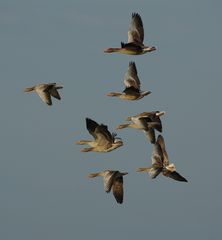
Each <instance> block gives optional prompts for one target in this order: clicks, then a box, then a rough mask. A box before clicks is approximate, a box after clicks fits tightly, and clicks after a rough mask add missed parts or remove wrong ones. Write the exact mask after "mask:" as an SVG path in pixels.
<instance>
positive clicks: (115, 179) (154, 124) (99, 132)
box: [24, 13, 187, 204]
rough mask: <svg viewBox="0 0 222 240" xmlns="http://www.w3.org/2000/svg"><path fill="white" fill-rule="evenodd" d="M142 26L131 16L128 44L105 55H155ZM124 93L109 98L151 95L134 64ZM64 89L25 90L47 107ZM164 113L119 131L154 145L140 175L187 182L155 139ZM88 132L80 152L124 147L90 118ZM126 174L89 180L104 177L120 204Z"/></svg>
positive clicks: (131, 120)
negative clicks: (134, 132)
mask: <svg viewBox="0 0 222 240" xmlns="http://www.w3.org/2000/svg"><path fill="white" fill-rule="evenodd" d="M143 40H144V29H143V22H142V19H141V17H140V15H139V14H138V13H133V14H132V19H131V23H130V25H129V30H128V42H127V43H123V42H121V48H107V49H105V50H104V52H106V53H113V52H118V53H123V54H128V55H141V54H144V53H147V52H152V51H155V50H156V48H155V47H153V46H152V47H149V46H145V45H144V44H143ZM124 85H125V89H124V90H123V91H122V92H110V93H108V94H107V96H111V97H114V96H115V97H119V98H120V99H124V100H131V101H133V100H139V99H141V98H143V97H144V96H147V95H148V94H150V93H151V92H150V91H141V89H140V80H139V78H138V75H137V69H136V64H135V62H129V67H128V70H127V72H126V74H125V77H124ZM61 88H63V87H62V86H60V85H57V84H56V83H44V84H38V85H36V86H33V87H29V88H26V89H25V90H24V91H25V92H36V93H37V94H38V95H39V97H40V98H41V99H42V101H43V102H45V103H46V104H48V105H52V99H51V97H54V98H56V99H59V100H60V99H61V97H60V95H59V92H58V89H61ZM164 114H165V112H164V111H161V112H160V111H153V112H143V113H140V114H137V115H135V116H130V117H127V119H126V121H128V122H127V123H124V124H120V125H119V126H117V129H123V128H135V129H138V130H143V132H144V133H145V135H146V137H147V139H148V141H149V142H150V143H151V144H152V145H153V151H152V155H151V161H152V163H151V166H150V167H146V168H138V169H137V172H148V173H149V175H150V177H151V178H152V179H154V178H156V177H157V176H158V175H159V174H160V173H162V174H163V175H164V176H166V177H170V178H172V179H174V180H177V181H182V182H187V180H186V179H185V178H184V177H183V176H181V175H180V174H179V173H178V172H177V171H176V168H175V166H174V164H173V163H170V162H169V158H168V154H167V151H166V147H165V142H164V138H163V136H162V135H158V137H157V138H156V136H155V130H157V131H159V132H162V122H161V119H160V117H161V116H162V115H164ZM86 128H87V130H88V131H89V133H90V134H91V135H92V136H93V139H92V140H80V141H77V142H76V144H80V145H85V144H86V145H88V146H89V147H85V148H82V149H81V150H80V151H81V152H90V151H92V152H110V151H113V150H114V149H116V148H119V147H121V146H123V141H122V139H121V138H119V137H117V134H116V133H111V132H110V131H109V130H108V127H107V126H106V125H104V124H98V123H97V122H95V121H94V120H92V119H90V118H86ZM127 174H128V173H127V172H120V171H117V170H105V171H101V172H98V173H91V174H89V175H88V176H89V177H90V178H94V177H97V176H101V177H103V183H104V190H105V191H106V192H107V193H108V192H110V191H111V190H112V192H113V195H114V197H115V199H116V201H117V203H120V204H121V203H122V202H123V195H124V190H123V176H124V175H127Z"/></svg>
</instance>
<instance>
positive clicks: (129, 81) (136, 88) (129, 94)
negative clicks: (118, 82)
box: [107, 62, 151, 100]
mask: <svg viewBox="0 0 222 240" xmlns="http://www.w3.org/2000/svg"><path fill="white" fill-rule="evenodd" d="M124 85H125V89H124V91H123V92H110V93H108V94H107V96H110V97H119V98H121V99H125V100H138V99H141V98H143V97H144V96H147V95H148V94H150V93H151V92H150V91H143V92H142V91H141V90H140V80H139V78H138V75H137V69H136V64H135V62H130V63H129V67H128V70H127V72H126V74H125V76H124Z"/></svg>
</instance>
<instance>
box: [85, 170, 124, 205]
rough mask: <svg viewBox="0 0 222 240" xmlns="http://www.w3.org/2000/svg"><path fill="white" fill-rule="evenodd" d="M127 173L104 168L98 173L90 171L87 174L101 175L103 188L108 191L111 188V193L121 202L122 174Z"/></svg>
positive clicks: (92, 175)
mask: <svg viewBox="0 0 222 240" xmlns="http://www.w3.org/2000/svg"><path fill="white" fill-rule="evenodd" d="M126 174H128V173H127V172H119V171H113V170H105V171H102V172H98V173H91V174H89V175H88V176H89V177H90V178H94V177H98V176H101V177H103V183H104V190H105V191H106V192H107V193H109V192H110V191H111V189H112V192H113V195H114V197H115V199H116V201H117V203H120V204H121V203H123V195H124V191H123V176H124V175H126Z"/></svg>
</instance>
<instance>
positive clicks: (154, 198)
mask: <svg viewBox="0 0 222 240" xmlns="http://www.w3.org/2000/svg"><path fill="white" fill-rule="evenodd" d="M221 9H222V3H221V1H217V0H214V1H209V0H208V1H207V0H196V1H191V0H187V1H176V0H168V1H164V0H149V1H145V0H144V1H142V0H138V1H126V0H122V1H117V0H113V1H104V0H103V1H102V0H96V1H85V0H81V1H76V0H72V1H71V0H63V1H58V0H38V1H31V0H20V1H17V0H14V1H13V0H0V36H1V37H0V52H1V56H0V78H1V94H0V109H1V121H0V122H1V124H0V132H1V135H0V143H1V168H0V180H1V181H0V182H1V184H0V186H1V200H0V203H1V204H0V211H1V214H0V236H1V237H0V238H1V239H4V240H14V239H16V240H30V239H31V240H39V239H41V240H61V239H63V240H69V239H87V238H90V239H104V238H106V240H110V239H113V237H118V238H119V239H129V240H131V239H132V240H134V239H137V238H152V239H163V237H164V238H165V239H166V240H168V239H174V238H180V240H185V239H186V240H187V239H202V240H208V239H219V238H220V236H221V234H222V230H221V212H222V207H221V202H222V193H221V168H222V160H221V152H220V147H221V126H220V124H221V121H222V113H221V88H222V84H221V75H222V68H221V56H222V48H221V43H222V32H221V22H222V15H221ZM132 12H138V13H139V14H140V15H141V16H142V19H143V23H144V30H145V40H144V42H145V43H147V44H150V45H154V46H156V47H157V51H156V52H152V53H150V54H145V55H143V56H126V55H120V54H119V55H118V54H104V53H103V49H104V48H107V47H118V46H120V42H121V41H126V40H127V30H128V25H129V22H130V18H131V13H132ZM129 61H135V62H136V65H137V70H138V75H139V78H140V80H141V83H142V89H144V90H150V91H152V94H151V95H149V96H147V97H145V98H144V99H142V100H140V101H137V102H126V101H121V100H119V99H115V98H109V97H106V96H105V95H106V93H107V92H110V91H114V90H116V91H119V90H123V77H124V74H125V72H126V70H127V66H128V63H129ZM42 82H57V83H59V84H62V85H63V86H64V89H62V90H61V91H60V92H61V96H62V100H61V101H57V100H56V99H55V100H54V101H53V106H52V107H48V106H47V105H45V104H44V103H43V102H42V101H41V100H40V98H38V96H37V95H35V94H26V93H23V89H24V88H25V87H29V86H33V85H35V84H37V83H42ZM153 110H164V111H166V115H165V116H163V118H162V121H163V129H164V130H163V136H164V137H165V141H166V147H167V151H168V155H169V157H170V161H171V162H173V163H175V165H176V168H177V170H178V172H180V173H181V174H182V175H184V176H185V177H186V178H187V179H188V181H189V182H188V183H187V184H186V183H180V182H176V181H173V180H171V179H167V178H164V177H163V176H160V177H159V178H157V179H155V180H151V179H149V177H148V176H147V175H146V174H139V173H136V172H135V169H136V168H138V167H146V166H148V165H149V164H150V162H151V160H150V156H151V152H152V147H151V145H150V144H148V143H147V141H146V138H145V136H144V135H143V134H142V133H141V132H139V131H136V130H134V129H124V130H122V131H118V136H119V137H121V138H122V139H123V141H124V146H123V147H121V148H119V149H117V150H115V151H113V152H110V153H107V154H96V153H80V152H79V149H80V147H79V146H76V145H75V144H74V142H75V141H76V140H79V139H84V138H85V139H87V138H90V135H89V134H88V132H87V130H86V128H85V117H90V118H92V119H94V120H96V121H97V122H99V123H104V124H107V125H108V127H109V129H110V130H111V131H114V130H115V127H116V126H117V125H118V124H120V123H122V122H123V121H124V119H125V117H126V116H128V115H132V114H137V113H140V112H143V111H153ZM104 169H117V170H122V171H128V172H129V175H127V176H126V177H125V179H124V180H125V182H124V184H125V196H124V203H123V205H118V204H117V203H116V202H115V199H114V198H113V196H112V194H106V193H105V192H104V191H103V184H102V179H93V180H92V179H88V178H87V174H88V173H90V172H96V171H100V170H104Z"/></svg>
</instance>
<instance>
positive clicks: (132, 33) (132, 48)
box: [104, 13, 156, 55]
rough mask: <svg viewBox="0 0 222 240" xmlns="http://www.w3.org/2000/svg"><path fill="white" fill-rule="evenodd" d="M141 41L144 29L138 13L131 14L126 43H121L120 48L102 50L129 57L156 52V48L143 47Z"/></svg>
mask: <svg viewBox="0 0 222 240" xmlns="http://www.w3.org/2000/svg"><path fill="white" fill-rule="evenodd" d="M143 40H144V29H143V22H142V18H141V16H140V15H139V14H138V13H133V14H132V19H131V23H130V25H129V30H128V42H127V43H123V42H121V48H107V49H105V50H104V52H106V53H112V52H119V53H124V54H129V55H141V54H144V53H147V52H152V51H155V50H156V47H153V46H152V47H150V46H145V45H144V44H143Z"/></svg>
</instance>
